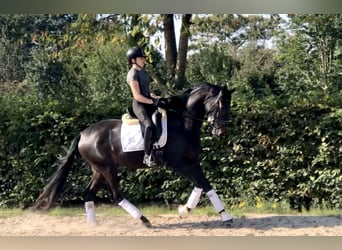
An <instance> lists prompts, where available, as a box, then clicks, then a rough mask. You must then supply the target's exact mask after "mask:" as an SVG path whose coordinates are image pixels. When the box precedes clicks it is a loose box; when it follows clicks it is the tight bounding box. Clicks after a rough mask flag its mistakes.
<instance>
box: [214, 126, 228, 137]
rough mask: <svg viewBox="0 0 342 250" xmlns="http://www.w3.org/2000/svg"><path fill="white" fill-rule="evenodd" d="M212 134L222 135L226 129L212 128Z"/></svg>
mask: <svg viewBox="0 0 342 250" xmlns="http://www.w3.org/2000/svg"><path fill="white" fill-rule="evenodd" d="M212 134H213V136H217V137H219V136H223V135H225V134H226V129H224V128H213V130H212Z"/></svg>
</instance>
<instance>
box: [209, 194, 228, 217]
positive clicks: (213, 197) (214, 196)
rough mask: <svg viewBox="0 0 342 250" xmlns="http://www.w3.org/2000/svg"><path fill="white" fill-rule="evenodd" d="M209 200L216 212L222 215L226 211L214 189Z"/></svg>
mask: <svg viewBox="0 0 342 250" xmlns="http://www.w3.org/2000/svg"><path fill="white" fill-rule="evenodd" d="M207 195H208V198H209V200H210V201H211V204H213V206H214V208H215V210H216V212H218V213H220V212H222V211H224V206H223V204H222V202H221V200H220V198H219V197H218V195H217V194H216V192H215V191H214V190H213V189H212V190H210V191H209V192H208V193H207Z"/></svg>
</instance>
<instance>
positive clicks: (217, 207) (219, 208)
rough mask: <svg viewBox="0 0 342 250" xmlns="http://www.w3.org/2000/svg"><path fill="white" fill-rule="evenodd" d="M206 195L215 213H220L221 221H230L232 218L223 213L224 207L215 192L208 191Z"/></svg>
mask: <svg viewBox="0 0 342 250" xmlns="http://www.w3.org/2000/svg"><path fill="white" fill-rule="evenodd" d="M207 195H208V198H209V200H210V201H211V203H212V204H213V206H214V208H215V210H216V212H218V213H220V215H221V220H222V221H230V220H232V219H233V217H232V216H231V215H230V214H229V213H227V212H225V211H224V206H223V204H222V202H221V200H220V198H219V197H218V195H217V194H216V192H215V191H214V190H213V189H212V190H210V191H209V192H208V193H207Z"/></svg>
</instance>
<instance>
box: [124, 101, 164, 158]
mask: <svg viewBox="0 0 342 250" xmlns="http://www.w3.org/2000/svg"><path fill="white" fill-rule="evenodd" d="M121 121H122V125H121V145H122V151H123V152H133V151H140V150H144V138H143V133H142V129H141V125H140V122H139V120H138V118H137V117H136V116H135V114H134V112H133V109H132V108H131V107H129V108H127V113H125V114H123V115H122V117H121ZM152 121H153V123H154V125H155V129H156V142H155V143H154V144H153V149H154V151H156V150H158V151H160V149H161V148H162V147H164V146H165V144H166V140H167V117H166V111H165V110H164V109H161V108H158V110H156V112H154V113H153V115H152ZM158 151H156V152H158ZM159 153H160V152H159Z"/></svg>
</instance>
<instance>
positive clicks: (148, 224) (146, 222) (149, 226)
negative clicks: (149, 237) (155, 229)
mask: <svg viewBox="0 0 342 250" xmlns="http://www.w3.org/2000/svg"><path fill="white" fill-rule="evenodd" d="M140 220H141V222H142V223H143V225H144V226H145V227H147V228H151V227H152V224H151V222H150V221H149V220H148V219H147V218H146V217H145V216H143V215H142V216H141V217H140Z"/></svg>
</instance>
